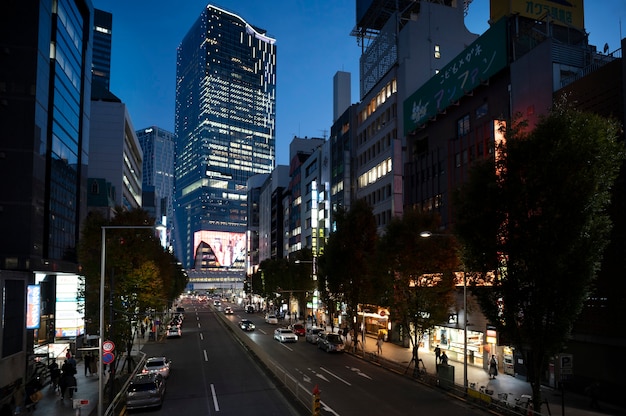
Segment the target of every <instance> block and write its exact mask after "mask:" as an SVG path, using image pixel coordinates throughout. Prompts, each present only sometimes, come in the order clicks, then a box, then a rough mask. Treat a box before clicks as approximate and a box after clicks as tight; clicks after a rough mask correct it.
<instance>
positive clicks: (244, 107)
mask: <svg viewBox="0 0 626 416" xmlns="http://www.w3.org/2000/svg"><path fill="white" fill-rule="evenodd" d="M218 44H219V47H218V46H217V45H218ZM176 85H177V87H176V140H177V146H176V147H177V157H176V197H175V200H176V206H175V215H176V222H175V223H176V228H175V229H176V233H175V236H174V237H175V241H174V250H175V253H176V255H177V257H178V258H179V259H180V260H181V262H182V263H183V265H184V267H186V268H199V270H198V269H196V273H190V274H189V277H190V282H191V283H193V279H194V277H195V276H200V278H201V280H202V281H203V282H205V283H206V284H208V285H210V284H211V281H215V282H217V281H221V280H220V279H222V277H223V276H224V275H227V276H228V279H234V280H235V281H233V283H232V284H233V285H235V286H242V285H243V278H244V274H245V270H244V268H245V231H246V221H247V218H246V216H247V212H248V207H247V200H246V199H247V189H246V183H247V180H248V178H250V177H251V176H253V175H257V174H264V173H265V174H269V173H270V172H271V171H272V169H273V167H274V158H275V140H276V138H275V118H276V45H275V40H274V39H273V38H271V37H269V36H267V34H266V32H265V31H264V30H262V29H259V28H258V27H256V26H253V25H251V24H249V23H248V22H246V21H245V20H243V19H242V18H241V17H239V16H238V15H236V14H234V13H232V12H229V11H226V10H224V9H221V8H218V7H215V6H212V5H209V6H207V7H206V8H205V9H204V10H203V12H202V14H201V15H200V17H199V18H198V20H197V21H196V22H195V23H194V25H193V26H192V27H191V28H190V30H189V32H188V33H187V34H186V35H185V37H184V39H183V40H182V42H181V44H180V46H179V47H178V52H177V75H176ZM203 258H204V259H203ZM213 258H214V259H213ZM207 260H208V261H207ZM237 280H238V281H237Z"/></svg>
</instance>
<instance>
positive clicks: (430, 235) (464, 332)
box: [420, 231, 468, 391]
mask: <svg viewBox="0 0 626 416" xmlns="http://www.w3.org/2000/svg"><path fill="white" fill-rule="evenodd" d="M432 236H436V237H450V236H449V235H448V234H434V233H431V232H430V231H422V232H421V233H420V237H423V238H430V237H432ZM463 315H464V316H463V387H465V390H466V391H467V387H468V382H467V274H466V273H465V269H463Z"/></svg>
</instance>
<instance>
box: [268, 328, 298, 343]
mask: <svg viewBox="0 0 626 416" xmlns="http://www.w3.org/2000/svg"><path fill="white" fill-rule="evenodd" d="M274 339H275V340H278V341H280V342H297V341H298V336H297V335H296V334H295V332H293V331H292V330H291V329H289V328H278V329H277V330H275V331H274Z"/></svg>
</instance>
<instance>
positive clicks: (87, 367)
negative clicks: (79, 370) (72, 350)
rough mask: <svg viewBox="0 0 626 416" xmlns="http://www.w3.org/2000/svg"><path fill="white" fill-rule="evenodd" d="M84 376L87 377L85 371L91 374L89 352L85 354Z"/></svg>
mask: <svg viewBox="0 0 626 416" xmlns="http://www.w3.org/2000/svg"><path fill="white" fill-rule="evenodd" d="M84 362H85V377H87V371H89V375H91V352H88V353H87V354H85V359H84Z"/></svg>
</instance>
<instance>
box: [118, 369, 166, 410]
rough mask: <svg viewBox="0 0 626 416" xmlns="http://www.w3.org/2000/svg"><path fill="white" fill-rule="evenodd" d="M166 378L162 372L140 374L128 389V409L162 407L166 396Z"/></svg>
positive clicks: (134, 378)
mask: <svg viewBox="0 0 626 416" xmlns="http://www.w3.org/2000/svg"><path fill="white" fill-rule="evenodd" d="M165 386H166V383H165V379H164V378H163V376H162V375H161V374H155V373H149V374H138V375H136V376H135V377H133V379H132V380H131V382H130V384H129V385H128V390H127V391H126V409H128V410H132V409H143V408H146V407H161V405H162V404H163V398H164V397H165Z"/></svg>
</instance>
